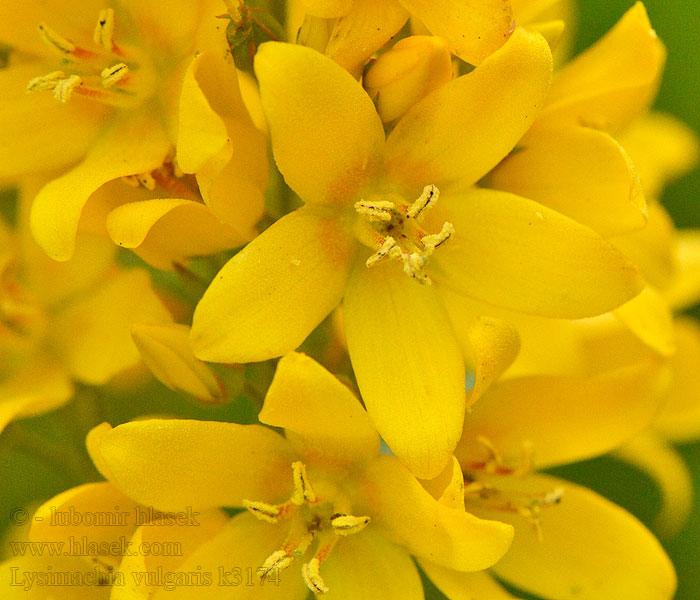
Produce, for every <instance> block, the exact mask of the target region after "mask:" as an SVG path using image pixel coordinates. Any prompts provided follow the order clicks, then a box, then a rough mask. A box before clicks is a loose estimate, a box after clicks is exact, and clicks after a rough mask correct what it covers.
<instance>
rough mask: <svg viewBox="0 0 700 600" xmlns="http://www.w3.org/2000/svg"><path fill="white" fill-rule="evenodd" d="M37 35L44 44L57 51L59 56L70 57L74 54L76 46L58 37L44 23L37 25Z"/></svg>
mask: <svg viewBox="0 0 700 600" xmlns="http://www.w3.org/2000/svg"><path fill="white" fill-rule="evenodd" d="M39 35H41V39H42V40H44V42H45V43H46V44H48V45H49V46H51V47H52V48H54V49H55V50H58V51H59V52H60V53H61V54H64V55H70V54H73V52H75V49H76V46H75V44H74V43H73V42H71V41H70V40H67V39H66V38H64V37H63V36H61V35H58V33H56V32H55V31H54V30H53V29H51V28H50V27H49V26H48V25H47V24H46V23H40V24H39Z"/></svg>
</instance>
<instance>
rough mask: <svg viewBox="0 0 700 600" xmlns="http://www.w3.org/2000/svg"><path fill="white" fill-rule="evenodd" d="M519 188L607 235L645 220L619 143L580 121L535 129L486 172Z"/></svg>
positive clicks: (504, 186) (495, 182) (502, 184)
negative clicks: (492, 168) (489, 171)
mask: <svg viewBox="0 0 700 600" xmlns="http://www.w3.org/2000/svg"><path fill="white" fill-rule="evenodd" d="M489 184H490V186H491V187H495V188H497V189H501V190H505V191H507V192H512V193H514V194H519V195H520V196H525V197H526V198H530V199H531V200H536V201H537V202H539V203H541V204H544V205H545V206H548V207H549V208H552V209H554V210H556V211H559V212H561V213H563V214H565V215H567V216H569V217H571V218H572V219H575V220H577V221H579V222H580V223H583V224H584V225H588V226H589V227H590V228H591V229H595V230H596V231H598V232H599V233H600V234H601V235H603V236H605V237H607V236H609V235H615V234H619V233H623V232H626V231H634V230H636V229H641V228H642V227H644V225H646V221H647V219H646V202H645V201H644V195H643V192H642V188H641V184H640V182H639V175H638V174H637V171H636V170H635V168H634V165H632V162H631V160H630V158H629V156H628V155H627V153H626V152H625V150H624V149H623V147H622V146H620V144H618V143H617V142H616V141H615V140H614V139H613V138H612V137H611V136H610V135H608V134H606V133H603V132H601V131H596V130H594V129H588V128H586V127H565V128H561V129H546V130H540V131H539V132H537V133H534V134H532V135H530V136H528V138H527V144H526V145H524V146H522V147H519V148H518V149H517V151H516V152H514V153H513V154H511V155H510V156H509V157H508V158H506V159H505V160H504V161H503V162H502V163H501V164H500V165H499V166H498V167H497V168H496V169H495V170H494V172H493V173H491V174H490V175H489Z"/></svg>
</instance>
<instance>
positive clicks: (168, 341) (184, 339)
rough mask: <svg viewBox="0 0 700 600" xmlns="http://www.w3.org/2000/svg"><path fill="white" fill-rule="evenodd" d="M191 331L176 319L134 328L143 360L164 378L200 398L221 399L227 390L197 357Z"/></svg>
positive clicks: (175, 387) (158, 376) (161, 378)
mask: <svg viewBox="0 0 700 600" xmlns="http://www.w3.org/2000/svg"><path fill="white" fill-rule="evenodd" d="M189 334H190V328H189V327H187V326H186V325H178V324H175V323H171V324H166V325H144V324H136V325H134V326H133V327H132V328H131V337H132V338H133V340H134V343H135V344H136V347H137V348H138V349H139V352H140V353H141V357H142V358H143V361H144V362H145V363H146V365H147V366H148V368H149V369H150V370H151V372H152V373H153V374H154V375H155V376H156V377H157V378H158V379H159V380H160V381H161V382H163V383H164V384H165V385H167V386H168V387H169V388H170V389H173V390H182V391H184V392H186V393H188V394H192V395H193V396H194V397H195V398H198V399H199V400H203V401H205V402H221V400H222V397H223V396H224V394H225V391H224V390H223V389H222V386H221V383H220V382H219V380H218V379H217V378H216V376H215V375H214V373H213V372H212V371H211V370H210V369H209V367H208V366H207V365H206V364H205V363H203V362H202V361H200V360H198V359H197V358H196V357H195V355H194V352H193V351H192V348H191V346H190V336H189Z"/></svg>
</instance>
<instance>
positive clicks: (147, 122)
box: [0, 0, 267, 260]
mask: <svg viewBox="0 0 700 600" xmlns="http://www.w3.org/2000/svg"><path fill="white" fill-rule="evenodd" d="M221 8H222V7H221V5H220V4H219V2H218V1H214V0H207V1H206V2H195V1H189V0H188V1H184V2H180V3H178V4H177V7H171V6H168V7H164V6H163V5H162V4H160V3H158V2H153V1H151V0H148V1H146V2H136V1H133V0H123V1H122V0H114V1H111V0H110V1H108V2H105V3H100V2H94V1H93V0H70V1H69V2H54V1H51V2H34V1H32V2H24V1H21V2H20V1H15V0H11V1H8V2H4V3H3V5H2V8H0V41H2V42H3V43H6V44H9V45H10V47H11V48H12V55H11V59H10V65H9V66H8V67H7V68H6V69H3V70H2V71H1V72H0V86H1V87H2V89H3V96H2V104H1V106H2V108H3V110H2V117H1V118H0V119H1V120H0V132H1V133H0V164H2V171H0V178H2V179H3V180H8V179H9V180H13V179H14V178H16V177H18V176H20V175H22V174H27V173H36V172H49V173H58V174H59V175H58V176H57V177H56V178H55V179H53V181H51V182H49V183H48V184H47V185H46V186H45V187H44V188H43V189H42V190H41V191H40V192H39V194H38V195H37V198H36V200H35V203H34V206H33V210H32V230H33V233H34V235H35V237H36V239H37V240H38V242H39V244H40V246H41V247H43V248H44V249H45V250H46V252H47V253H48V254H49V255H50V256H51V257H52V258H55V259H58V260H67V259H68V258H70V256H71V255H72V253H73V250H74V244H75V239H74V238H75V234H76V230H77V226H78V221H79V219H80V215H81V212H82V210H83V207H84V205H85V203H86V202H87V200H88V198H89V197H90V196H91V195H92V194H93V193H94V192H95V191H97V190H98V189H99V188H101V187H102V186H103V185H104V184H106V183H108V182H111V181H114V180H120V179H121V178H124V182H119V185H120V186H121V190H119V189H118V188H114V187H113V189H112V194H113V195H117V196H120V195H121V196H123V195H125V191H126V193H127V195H128V188H127V187H126V183H132V184H134V185H137V186H138V185H142V186H144V187H146V188H148V189H150V190H154V189H156V188H157V189H158V191H159V192H160V196H158V197H159V198H163V197H164V196H163V193H164V192H166V193H167V194H168V195H165V197H166V198H173V195H172V194H173V191H175V193H176V195H175V196H174V197H175V198H180V199H181V200H180V204H179V205H177V206H175V207H174V206H172V203H173V201H172V200H171V205H168V206H163V202H161V203H160V205H157V206H156V207H155V208H154V207H153V205H152V204H151V203H148V202H143V203H139V204H137V205H136V206H135V207H131V208H128V209H124V210H125V211H132V213H130V214H129V216H128V218H127V219H126V220H127V221H131V222H133V221H136V220H138V219H139V218H141V219H142V220H144V221H148V220H149V219H150V221H151V222H152V221H154V220H158V219H156V214H155V213H159V214H158V216H159V217H160V220H163V218H164V216H165V215H167V216H168V218H169V219H170V221H171V223H170V231H171V232H172V231H173V230H174V231H175V233H176V234H177V236H180V235H182V234H183V229H185V227H184V226H183V222H185V221H187V219H188V218H189V219H192V218H193V217H194V221H195V224H196V225H200V224H201V222H202V221H206V222H207V225H208V226H209V227H210V229H211V228H214V230H215V235H216V236H218V237H219V238H220V237H222V236H223V233H222V232H221V230H220V229H221V227H220V226H219V230H216V229H215V225H216V223H215V220H216V219H215V218H212V217H211V216H209V218H208V220H207V217H206V215H203V214H202V213H203V212H205V211H204V210H203V209H204V208H205V207H201V209H197V208H193V207H192V206H191V205H188V206H187V208H182V205H183V204H185V201H186V200H192V198H191V197H189V196H185V198H184V199H183V198H182V196H181V195H180V193H178V191H179V188H178V185H179V182H178V176H179V175H181V174H182V171H185V172H187V173H195V172H196V173H197V178H198V181H197V183H198V185H199V189H200V191H201V194H202V197H203V198H204V200H205V201H206V203H207V204H208V205H209V208H210V209H211V210H212V211H213V212H214V214H215V215H216V217H218V218H219V219H220V220H221V221H223V222H224V223H228V224H229V225H231V226H232V227H235V228H237V229H234V230H231V231H227V232H226V233H227V235H228V238H227V239H226V241H230V240H231V239H232V238H234V237H235V238H237V240H238V243H242V242H244V241H247V240H248V239H250V238H251V237H252V236H253V235H254V234H253V232H252V230H253V225H254V223H255V220H257V219H258V218H259V216H260V213H261V210H262V189H263V188H264V185H265V183H266V169H267V167H266V160H265V158H264V150H263V148H264V142H263V139H264V138H263V137H262V136H261V134H260V133H259V132H258V131H257V130H256V129H255V128H254V127H253V125H252V123H251V122H250V117H249V116H248V113H247V111H246V109H245V106H244V104H243V101H242V99H241V95H240V92H239V88H238V82H237V76H236V71H235V68H234V66H233V63H232V61H231V60H230V56H228V58H227V46H226V40H225V32H224V29H225V28H224V26H223V24H222V21H221V20H218V19H216V18H215V16H216V15H217V14H218V13H220V12H221ZM27 91H29V92H30V93H27ZM239 143H240V144H245V145H246V146H248V147H247V148H246V150H245V151H243V149H242V148H241V147H240V146H239V145H238V144H239ZM251 148H252V149H253V150H254V151H253V152H251ZM261 154H262V157H263V158H262V164H260V165H258V164H254V161H255V160H257V159H258V158H259V157H260V156H261ZM232 181H237V182H238V183H239V185H240V190H241V197H240V198H241V200H240V201H239V202H238V203H236V202H232V201H231V199H230V198H228V197H227V198H224V197H223V196H224V194H223V191H222V189H221V188H225V189H226V190H227V191H228V188H229V187H230V185H231V182H232ZM125 182H126V183H125ZM181 187H182V186H181V185H180V188H181ZM185 187H189V188H192V189H193V190H194V192H195V193H196V194H197V198H196V200H199V197H198V196H199V195H198V193H197V185H189V186H187V185H186V186H185ZM175 209H177V210H175ZM175 213H177V214H175ZM183 215H185V216H183ZM120 217H121V219H122V222H119V218H118V217H115V218H114V219H115V220H116V221H118V222H117V223H116V224H114V223H113V229H117V234H116V237H118V238H119V237H126V238H127V240H128V241H129V242H130V243H131V245H132V246H133V245H138V244H135V242H134V241H133V239H130V238H129V236H128V235H126V234H124V232H123V230H124V229H125V228H126V226H125V225H124V224H123V221H124V219H125V215H124V214H123V213H122V214H121V215H120ZM172 221H176V223H175V224H173V223H172ZM239 221H240V222H239ZM161 226H162V224H161ZM132 227H135V228H137V229H139V227H137V226H132ZM144 227H145V226H144V225H141V226H140V229H141V230H143V229H144ZM195 229H196V228H195ZM200 229H201V225H200ZM140 233H141V237H144V235H145V234H143V231H141V232H140ZM234 234H235V235H234ZM137 235H139V232H137V233H136V234H132V235H131V238H133V237H134V236H137ZM241 236H242V237H241ZM203 237H205V236H203V235H201V234H200V233H199V232H197V234H196V235H195V240H194V242H193V243H191V246H194V247H195V249H197V250H200V248H197V242H199V241H200V240H201V238H203ZM224 237H225V236H224ZM222 243H225V242H222V241H221V240H219V243H218V246H221V245H222ZM125 245H129V244H125ZM200 245H201V244H200ZM210 245H211V244H210ZM216 249H219V248H218V247H217V248H216ZM201 251H202V252H206V251H209V248H207V247H206V245H204V247H203V248H201Z"/></svg>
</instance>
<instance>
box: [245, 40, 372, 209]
mask: <svg viewBox="0 0 700 600" xmlns="http://www.w3.org/2000/svg"><path fill="white" fill-rule="evenodd" d="M255 73H256V74H257V76H258V80H259V81H260V94H261V96H262V103H263V108H264V110H265V115H266V116H267V121H268V124H269V125H270V134H271V136H272V150H273V153H274V155H275V160H276V161H277V165H278V167H279V169H280V171H281V172H282V175H284V178H285V180H286V181H287V183H288V184H289V186H290V187H291V188H292V189H293V190H294V191H295V192H296V193H297V194H299V196H300V197H301V198H302V200H304V201H305V202H330V203H341V204H348V203H350V202H351V200H352V198H353V196H354V195H355V194H356V193H357V192H358V190H359V189H360V187H361V186H362V185H363V183H365V181H366V180H367V178H368V176H369V175H370V174H371V173H372V171H373V170H374V169H375V168H376V164H377V161H378V157H379V154H380V153H381V150H382V147H383V145H384V128H383V127H382V123H381V121H380V119H379V115H377V111H376V110H375V108H374V105H373V104H372V101H371V100H370V98H369V96H368V95H367V94H366V93H365V91H364V90H363V89H362V87H361V86H360V84H359V83H358V82H357V81H355V79H354V78H353V77H352V75H350V74H349V73H348V72H347V71H345V70H344V69H343V68H342V67H340V66H339V65H337V64H336V63H335V62H333V61H332V60H331V59H330V58H328V57H327V56H323V55H322V54H320V53H319V52H316V51H315V50H311V49H310V48H305V47H303V46H296V45H292V44H281V43H277V42H269V43H266V44H263V45H261V46H260V48H259V49H258V53H257V55H256V57H255Z"/></svg>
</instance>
